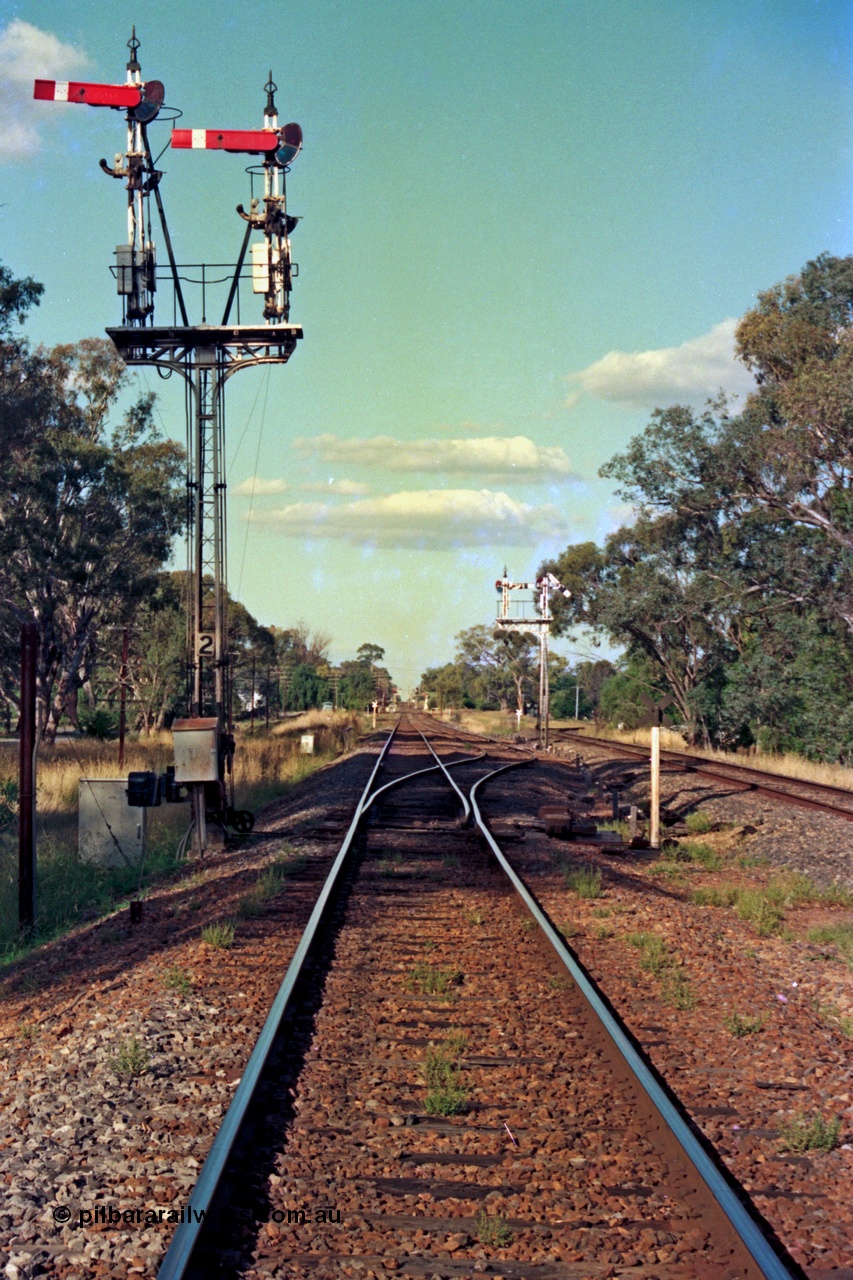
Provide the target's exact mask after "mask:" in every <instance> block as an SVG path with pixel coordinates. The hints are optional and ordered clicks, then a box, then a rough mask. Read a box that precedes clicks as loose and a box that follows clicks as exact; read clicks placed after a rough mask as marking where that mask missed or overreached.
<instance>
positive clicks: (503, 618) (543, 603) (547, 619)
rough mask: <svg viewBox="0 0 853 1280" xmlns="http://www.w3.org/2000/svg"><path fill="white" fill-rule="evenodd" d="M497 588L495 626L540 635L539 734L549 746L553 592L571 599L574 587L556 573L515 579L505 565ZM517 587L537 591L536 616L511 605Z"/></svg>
mask: <svg viewBox="0 0 853 1280" xmlns="http://www.w3.org/2000/svg"><path fill="white" fill-rule="evenodd" d="M495 590H496V591H497V592H498V593H499V594H500V597H501V601H500V611H499V613H498V616H497V618H496V619H495V626H496V628H497V629H498V630H499V631H523V632H527V633H531V632H532V634H533V635H535V636H536V637H537V638H538V641H539V734H540V737H541V740H542V746H543V747H544V748H545V749H546V750H547V747H548V719H549V713H548V703H549V700H550V690H549V681H548V635H549V633H550V630H551V623H552V622H553V618H552V616H551V596H552V594H553V593H554V592H555V591H559V592H560V594H561V595H564V596H565V597H566V598H567V599H568V598H569V597H570V596H571V594H572V593H571V591H569V590H568V588H567V587H564V586H563V584H562V583H561V582H560V581H559V579H557V578H555V577H554V574H553V573H546V574H544V576H543V577H541V578H537V579H536V581H535V582H511V581H510V579H509V578H508V577H507V572H506V569H504V573H503V577H502V578H498V579H497V581H496V582H495ZM513 591H535V592H536V593H537V596H538V599H536V603H537V606H538V609H539V612H538V614H536V615H535V616H534V617H530V618H526V617H524V616H523V615H518V614H513V613H512V612H511V608H512V605H513V600H512V596H511V592H513Z"/></svg>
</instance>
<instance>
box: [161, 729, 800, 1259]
mask: <svg viewBox="0 0 853 1280" xmlns="http://www.w3.org/2000/svg"><path fill="white" fill-rule="evenodd" d="M420 724H421V726H422V727H423V728H424V729H425V731H426V734H427V737H424V734H423V733H422V732H421V730H420V728H419V727H418V723H416V722H415V721H414V720H408V719H405V718H404V719H403V721H402V722H401V723H400V725H399V727H398V728H397V730H396V731H395V733H394V734H392V735H391V736H390V737H389V739H388V741H387V742H386V743H385V745H384V747H383V749H382V751H381V753H380V755H379V757H378V758H377V761H376V767H375V768H374V770H373V774H372V775H371V780H370V782H369V783H368V786H367V788H366V789H365V792H364V794H363V796H362V798H361V800H360V801H359V804H358V806H357V808H356V811H355V813H354V814H353V817H352V821H351V823H350V826H349V829H348V831H347V835H346V838H345V840H344V843H343V845H342V847H341V850H340V851H339V853H338V856H337V858H336V859H335V862H334V866H333V869H332V872H331V873H330V875H329V878H328V879H327V881H326V883H325V885H324V887H323V889H322V892H321V894H320V896H319V898H318V900H317V903H316V906H315V908H314V912H313V914H312V917H311V921H310V923H309V926H308V928H307V929H306V931H305V934H304V935H303V938H302V941H301V942H300V944H299V946H298V948H297V951H296V954H295V955H294V958H293V961H292V963H291V965H290V968H289V970H288V973H287V975H286V977H285V979H284V982H283V984H282V987H281V989H280V990H279V993H278V995H277V997H276V1000H275V1002H274V1006H273V1008H272V1010H271V1013H270V1015H269V1018H268V1019H267V1023H266V1026H265V1027H264V1030H263V1032H262V1033H261V1037H260V1038H259V1041H258V1043H257V1045H256V1047H255V1050H254V1052H253V1054H252V1057H251V1059H250V1061H249V1063H248V1065H247V1067H246V1069H245V1071H244V1074H243V1078H242V1080H241V1082H240V1085H239V1087H238V1090H237V1093H236V1095H235V1098H234V1101H233V1103H232V1106H231V1109H230V1110H229V1112H228V1114H227V1115H226V1118H225V1121H224V1123H223V1126H222V1129H221V1130H220V1133H219V1135H218V1136H217V1138H216V1140H215V1141H214V1144H213V1147H212V1149H211V1152H210V1154H209V1156H208V1158H207V1161H206V1163H205V1165H204V1168H203V1170H202V1173H201V1177H200V1179H199V1182H198V1184H197V1186H196V1188H195V1190H194V1192H193V1195H192V1199H191V1204H192V1205H193V1207H194V1208H195V1209H196V1210H199V1209H202V1208H203V1209H204V1210H205V1216H204V1220H203V1222H202V1223H199V1222H198V1221H197V1216H194V1215H191V1221H189V1222H188V1223H185V1224H182V1225H181V1226H179V1227H178V1228H177V1230H176V1232H175V1235H174V1237H173V1240H172V1243H171V1246H170V1248H169V1251H168V1252H167V1254H166V1257H165V1259H164V1261H163V1263H162V1266H161V1269H160V1272H159V1275H160V1277H161V1280H176V1278H177V1277H182V1278H183V1277H197V1276H215V1275H223V1276H224V1275H228V1276H234V1275H241V1276H245V1277H246V1278H247V1280H250V1278H251V1280H261V1278H264V1280H266V1278H267V1277H272V1278H275V1277H280V1276H281V1277H283V1276H287V1277H303V1276H304V1277H309V1276H312V1277H317V1278H318V1280H319V1278H321V1277H331V1276H340V1275H365V1276H371V1275H372V1276H374V1277H377V1278H378V1277H385V1276H391V1275H409V1276H428V1277H436V1276H438V1277H448V1278H449V1277H455V1276H468V1275H472V1274H476V1273H479V1272H491V1273H492V1274H500V1275H503V1276H505V1277H507V1280H524V1278H525V1277H530V1278H531V1280H560V1278H565V1280H580V1278H581V1277H585V1276H589V1277H598V1276H609V1275H617V1274H618V1275H631V1276H637V1277H649V1278H651V1277H652V1276H656V1277H658V1278H659V1280H676V1277H688V1276H691V1277H692V1276H696V1277H708V1278H709V1280H710V1277H728V1278H729V1280H734V1278H735V1277H760V1276H766V1277H774V1278H775V1277H778V1278H779V1280H782V1277H790V1276H801V1275H802V1274H803V1273H802V1271H801V1270H800V1268H799V1267H798V1265H797V1264H796V1262H794V1261H793V1260H792V1259H791V1258H790V1257H789V1256H788V1255H786V1253H785V1251H784V1249H783V1248H782V1246H781V1245H780V1244H779V1242H778V1241H777V1240H776V1239H775V1238H774V1236H773V1232H772V1231H771V1229H770V1228H769V1226H768V1225H767V1223H766V1222H764V1221H762V1219H761V1217H760V1215H759V1213H758V1212H757V1210H756V1209H755V1208H754V1207H752V1206H751V1205H750V1204H749V1201H748V1197H747V1196H746V1195H745V1194H744V1193H743V1192H742V1191H741V1190H740V1189H739V1188H738V1187H737V1185H736V1184H735V1182H734V1180H733V1178H732V1177H731V1175H730V1174H729V1173H728V1172H727V1170H726V1168H725V1166H724V1165H723V1163H722V1162H721V1161H720V1160H719V1159H718V1158H717V1157H716V1156H715V1155H714V1153H713V1151H712V1149H711V1147H710V1145H709V1144H708V1143H707V1142H705V1141H703V1140H702V1139H701V1138H700V1137H699V1136H697V1131H696V1127H695V1126H693V1125H691V1124H690V1123H689V1121H688V1120H687V1118H686V1116H685V1113H684V1111H683V1108H681V1107H680V1105H679V1104H678V1102H677V1101H676V1100H675V1099H674V1098H673V1097H672V1096H671V1094H670V1093H669V1091H668V1090H667V1088H666V1087H665V1086H664V1085H663V1083H662V1081H661V1080H660V1078H659V1077H658V1075H657V1073H656V1072H655V1071H654V1070H653V1069H652V1068H651V1067H650V1065H649V1063H648V1061H647V1060H646V1058H645V1057H644V1055H643V1054H642V1052H641V1050H640V1049H639V1047H638V1045H637V1043H636V1042H635V1041H634V1039H633V1037H632V1036H631V1035H630V1033H629V1032H628V1031H627V1030H626V1028H625V1027H624V1026H623V1025H622V1024H621V1022H620V1021H619V1019H618V1018H617V1017H616V1016H615V1015H614V1013H613V1010H612V1008H611V1007H610V1006H609V1005H608V1002H607V1000H606V999H603V998H602V997H601V995H600V993H599V992H598V990H597V987H596V984H595V983H594V982H593V981H592V979H591V978H590V977H589V975H588V973H587V972H586V971H585V970H584V969H583V967H582V966H581V965H580V964H579V962H578V960H577V958H576V956H575V955H574V954H573V952H572V951H571V950H570V948H568V947H567V945H566V942H565V938H564V937H563V936H562V934H561V932H560V931H559V930H558V929H557V928H556V927H555V926H554V924H553V923H552V922H551V920H550V918H549V916H548V914H547V912H546V911H545V910H544V909H543V907H542V906H541V905H540V904H539V902H538V901H537V900H536V898H535V897H534V896H533V895H532V894H531V892H530V890H529V889H528V887H527V885H526V883H525V881H524V879H523V878H522V876H520V875H519V874H518V872H517V871H516V870H514V868H513V865H512V858H510V857H507V855H506V853H505V852H504V850H503V848H502V847H501V842H503V844H504V845H506V844H509V845H510V847H512V839H513V838H514V833H513V831H512V829H511V828H509V827H507V826H506V824H503V828H504V829H503V832H502V824H501V823H500V822H496V823H494V824H493V827H494V831H492V830H490V827H489V823H488V821H487V819H485V818H484V817H483V816H482V812H481V809H482V810H485V811H486V812H488V808H489V806H488V800H487V797H488V795H489V792H490V786H491V787H492V788H494V787H496V786H498V785H499V784H498V783H497V782H496V781H493V779H495V778H496V777H497V775H498V774H501V775H502V777H501V784H505V782H506V774H505V771H506V770H507V769H512V768H514V767H517V766H519V765H524V764H525V763H529V762H531V761H532V757H531V756H529V754H527V753H524V752H520V751H519V750H518V749H517V748H515V749H514V748H510V747H498V746H493V745H489V748H488V754H487V755H486V754H484V753H483V751H482V748H480V749H479V750H476V751H475V750H473V749H472V746H471V744H469V743H465V742H460V739H459V736H458V735H452V736H447V735H446V734H445V733H444V731H443V730H442V729H440V728H439V726H436V725H434V724H432V723H430V722H428V721H421V722H420ZM427 726H429V727H427ZM428 739H429V740H428ZM512 776H513V775H512V774H510V775H509V777H510V778H511V777H512ZM516 776H520V775H516ZM469 811H470V814H471V818H470V819H469ZM515 838H517V833H516V836H515Z"/></svg>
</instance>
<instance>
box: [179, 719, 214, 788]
mask: <svg viewBox="0 0 853 1280" xmlns="http://www.w3.org/2000/svg"><path fill="white" fill-rule="evenodd" d="M217 724H218V721H217V720H216V717H215V716H197V717H195V718H194V719H192V720H176V721H175V722H174V724H173V725H172V739H173V741H174V744H175V781H176V782H216V781H218V779H219V734H218V732H217Z"/></svg>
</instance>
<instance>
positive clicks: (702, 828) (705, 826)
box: [684, 809, 714, 836]
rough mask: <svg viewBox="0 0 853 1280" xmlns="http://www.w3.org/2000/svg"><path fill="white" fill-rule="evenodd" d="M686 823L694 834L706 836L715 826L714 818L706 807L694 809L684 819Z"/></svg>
mask: <svg viewBox="0 0 853 1280" xmlns="http://www.w3.org/2000/svg"><path fill="white" fill-rule="evenodd" d="M684 825H685V826H686V827H687V830H688V831H689V832H690V834H691V835H692V836H704V835H706V834H707V833H708V832H709V831H710V830H711V829H712V828H713V826H714V820H713V818H712V817H711V815H710V814H709V813H705V811H704V809H694V811H693V813H688V815H687V817H686V818H685V819H684Z"/></svg>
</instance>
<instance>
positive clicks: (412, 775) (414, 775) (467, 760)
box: [362, 751, 486, 813]
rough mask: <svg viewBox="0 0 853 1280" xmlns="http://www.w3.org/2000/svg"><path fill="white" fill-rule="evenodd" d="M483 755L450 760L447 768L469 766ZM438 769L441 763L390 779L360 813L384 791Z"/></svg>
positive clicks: (436, 771) (364, 811)
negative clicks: (460, 765)
mask: <svg viewBox="0 0 853 1280" xmlns="http://www.w3.org/2000/svg"><path fill="white" fill-rule="evenodd" d="M485 754H486V753H485V751H481V752H480V754H479V755H478V756H467V757H466V758H465V759H464V760H451V761H450V764H449V765H448V766H447V768H448V769H454V768H455V767H456V765H458V764H471V762H472V761H473V760H482V759H483V757H484V756H485ZM440 768H441V762H439V763H438V764H430V765H427V767H426V768H425V769H415V770H414V772H413V773H406V774H404V775H403V777H402V778H392V780H391V781H390V782H386V783H385V784H384V786H381V787H380V788H379V790H378V791H374V793H373V795H372V796H371V797H370V799H369V800H368V801H367V803H366V804H365V806H364V808H363V809H362V813H366V812H367V810H368V809H369V808H370V806H371V805H372V804H373V802H374V800H378V799H379V797H380V796H381V795H383V794H384V793H385V792H386V791H390V790H391V788H392V787H399V786H400V784H401V783H403V782H409V781H410V780H411V779H412V778H419V777H420V776H421V774H423V773H438V771H439V769H440Z"/></svg>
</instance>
